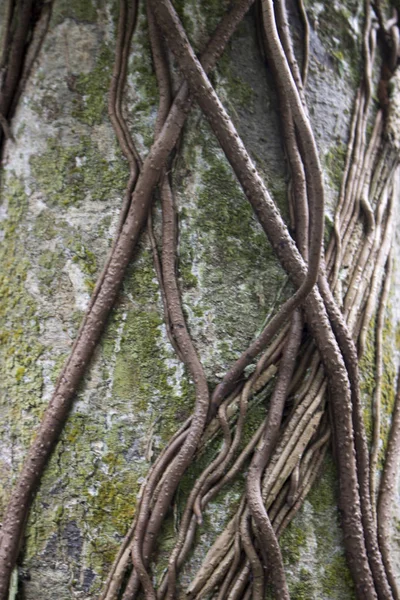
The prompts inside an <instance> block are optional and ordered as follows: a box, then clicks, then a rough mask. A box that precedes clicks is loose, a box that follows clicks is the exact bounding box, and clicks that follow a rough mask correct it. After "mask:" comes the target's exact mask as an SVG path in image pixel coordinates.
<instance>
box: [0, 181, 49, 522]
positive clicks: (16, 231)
mask: <svg viewBox="0 0 400 600" xmlns="http://www.w3.org/2000/svg"><path fill="white" fill-rule="evenodd" d="M2 183H3V185H2V188H1V198H2V202H3V203H4V208H5V211H6V215H7V216H6V219H4V220H3V221H2V223H1V230H2V232H3V239H2V242H1V245H0V263H1V272H0V342H1V343H0V364H1V369H2V373H3V375H2V382H1V395H0V410H1V411H2V413H3V415H4V417H3V419H2V420H1V424H0V432H1V435H2V437H4V439H5V440H6V439H10V443H11V440H12V439H14V437H16V438H18V440H19V441H20V443H21V444H22V445H23V446H26V445H28V444H29V442H30V440H31V437H32V425H33V424H36V420H37V416H38V414H39V413H40V412H41V390H42V384H43V379H42V371H41V367H40V364H39V359H40V357H41V355H42V352H43V350H44V348H43V345H42V344H41V342H40V338H39V332H40V321H39V318H38V314H37V307H36V302H35V300H34V299H33V298H32V296H31V295H30V293H29V292H28V291H27V289H26V280H27V276H28V272H29V270H30V264H29V261H28V260H27V258H26V256H25V254H24V252H25V247H24V246H25V243H27V239H26V235H25V233H24V227H25V224H24V223H25V221H24V219H25V215H26V211H27V197H26V194H25V191H24V187H23V186H22V184H21V183H20V182H19V181H18V179H16V178H15V177H12V176H5V175H4V173H3V174H2ZM1 470H3V468H1ZM10 477H11V474H10V473H7V476H5V477H4V480H3V481H4V485H3V486H2V492H0V512H1V510H2V508H3V506H2V505H3V502H4V500H5V494H6V492H7V490H8V485H7V483H6V482H7V480H8V481H9V482H10Z"/></svg>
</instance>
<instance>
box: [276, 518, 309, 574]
mask: <svg viewBox="0 0 400 600" xmlns="http://www.w3.org/2000/svg"><path fill="white" fill-rule="evenodd" d="M306 544H307V533H306V531H305V530H304V529H303V527H301V526H298V525H296V524H294V523H291V524H290V525H289V527H288V528H287V529H286V530H285V531H284V533H283V534H282V537H281V538H280V546H281V551H282V556H283V558H284V563H285V565H294V564H297V563H298V562H299V560H300V557H301V554H302V552H303V550H304V548H305V546H306Z"/></svg>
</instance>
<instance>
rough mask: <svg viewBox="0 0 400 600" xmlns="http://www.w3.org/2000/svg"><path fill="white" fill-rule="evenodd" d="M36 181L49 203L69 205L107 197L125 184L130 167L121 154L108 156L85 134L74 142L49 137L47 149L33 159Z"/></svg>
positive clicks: (50, 204) (119, 190)
mask: <svg viewBox="0 0 400 600" xmlns="http://www.w3.org/2000/svg"><path fill="white" fill-rule="evenodd" d="M30 164H31V169H32V175H33V177H34V178H35V180H36V181H35V184H36V187H37V189H38V191H40V192H41V193H42V194H44V196H45V198H46V201H47V203H48V205H49V206H55V205H59V206H69V205H70V204H76V203H80V202H82V201H83V200H84V199H85V198H86V197H87V196H89V198H90V199H93V200H102V201H105V200H108V199H109V198H110V196H111V195H115V193H117V194H118V193H119V194H121V193H122V191H123V190H124V188H125V186H126V181H127V173H128V170H127V167H126V164H125V163H124V162H123V161H122V160H121V159H120V157H119V156H118V157H117V158H116V159H115V160H112V161H109V160H106V158H105V157H104V155H102V153H101V152H100V151H99V149H98V148H97V146H96V145H95V144H94V143H93V141H92V140H91V139H90V138H89V137H88V136H84V135H82V136H81V138H80V140H79V143H78V144H77V145H74V146H66V145H63V144H60V142H59V140H57V139H56V138H49V140H48V142H47V150H46V152H44V153H43V154H41V155H37V156H32V157H31V160H30Z"/></svg>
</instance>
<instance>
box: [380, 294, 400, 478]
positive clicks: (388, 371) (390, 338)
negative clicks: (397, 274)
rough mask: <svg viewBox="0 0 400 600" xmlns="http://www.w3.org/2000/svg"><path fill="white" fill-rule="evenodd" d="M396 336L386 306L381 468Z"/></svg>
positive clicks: (390, 404)
mask: <svg viewBox="0 0 400 600" xmlns="http://www.w3.org/2000/svg"><path fill="white" fill-rule="evenodd" d="M395 338H396V331H395V329H394V327H393V315H392V309H391V306H390V305H389V306H388V308H387V313H386V318H385V321H384V328H383V348H384V351H383V374H382V395H381V434H380V438H381V441H382V447H381V449H380V452H379V456H378V468H379V469H382V468H383V466H384V464H385V457H386V451H387V444H388V441H389V434H390V428H391V423H392V414H393V409H394V402H395V395H396V385H397V382H396V380H397V374H396V368H395V365H394V363H393V343H394V340H395Z"/></svg>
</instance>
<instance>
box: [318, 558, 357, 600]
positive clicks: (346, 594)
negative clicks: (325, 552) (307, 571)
mask: <svg viewBox="0 0 400 600" xmlns="http://www.w3.org/2000/svg"><path fill="white" fill-rule="evenodd" d="M322 590H323V592H324V594H326V597H328V598H346V599H347V598H348V599H349V600H351V598H355V591H354V584H353V580H352V578H351V575H350V571H349V568H348V566H347V563H346V558H345V556H344V555H343V554H335V555H334V556H333V558H332V560H331V562H330V563H329V564H328V565H326V567H325V572H324V574H323V577H322ZM342 594H343V595H342Z"/></svg>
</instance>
